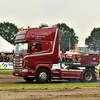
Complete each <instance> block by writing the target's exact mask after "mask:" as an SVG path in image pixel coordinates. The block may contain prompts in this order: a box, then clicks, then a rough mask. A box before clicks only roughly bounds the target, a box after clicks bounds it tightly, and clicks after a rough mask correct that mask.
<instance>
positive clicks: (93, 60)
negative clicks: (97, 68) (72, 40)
mask: <svg viewBox="0 0 100 100" xmlns="http://www.w3.org/2000/svg"><path fill="white" fill-rule="evenodd" d="M81 64H88V65H89V64H93V65H99V56H93V55H91V56H88V55H87V56H81Z"/></svg>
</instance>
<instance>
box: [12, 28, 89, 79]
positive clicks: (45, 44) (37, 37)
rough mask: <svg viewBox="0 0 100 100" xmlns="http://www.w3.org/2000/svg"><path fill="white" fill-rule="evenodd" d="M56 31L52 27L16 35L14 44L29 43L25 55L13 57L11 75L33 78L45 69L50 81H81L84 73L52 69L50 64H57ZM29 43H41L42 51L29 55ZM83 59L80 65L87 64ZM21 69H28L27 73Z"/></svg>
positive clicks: (57, 39) (30, 30) (21, 32)
mask: <svg viewBox="0 0 100 100" xmlns="http://www.w3.org/2000/svg"><path fill="white" fill-rule="evenodd" d="M57 30H58V27H52V28H46V29H29V30H24V31H20V32H18V33H17V35H16V38H15V42H17V41H18V42H22V41H29V43H28V52H27V53H25V54H23V55H21V54H15V55H14V61H13V64H14V65H13V66H14V71H13V75H18V76H22V77H29V76H31V77H34V78H35V77H36V72H37V70H38V69H39V68H46V69H48V71H49V72H50V74H51V79H83V74H84V72H85V71H75V70H74V71H72V70H70V71H69V70H61V69H59V70H53V69H52V64H58V44H59V30H58V31H57ZM56 32H57V34H56ZM56 35H57V36H56ZM55 37H56V38H55ZM31 42H41V43H42V48H41V49H42V50H41V51H40V52H33V53H31V52H30V51H31V50H30V47H31ZM54 43H55V45H54ZM53 47H54V51H53ZM43 54H44V55H43ZM34 55H35V56H34ZM40 58H43V60H40ZM17 59H19V60H17ZM85 59H86V58H82V61H81V63H82V64H84V63H85V62H87V61H86V60H85ZM83 60H85V62H83ZM20 61H22V63H18V62H20ZM17 64H18V65H17ZM19 64H22V65H19ZM87 64H88V63H87ZM23 69H28V72H22V70H23Z"/></svg>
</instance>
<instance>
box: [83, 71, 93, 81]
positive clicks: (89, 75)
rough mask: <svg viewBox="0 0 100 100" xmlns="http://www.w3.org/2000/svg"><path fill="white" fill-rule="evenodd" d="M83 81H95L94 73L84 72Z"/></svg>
mask: <svg viewBox="0 0 100 100" xmlns="http://www.w3.org/2000/svg"><path fill="white" fill-rule="evenodd" d="M83 81H84V82H94V81H95V76H94V73H93V72H92V71H91V70H86V71H85V73H84V75H83Z"/></svg>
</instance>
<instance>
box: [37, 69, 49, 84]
mask: <svg viewBox="0 0 100 100" xmlns="http://www.w3.org/2000/svg"><path fill="white" fill-rule="evenodd" d="M49 78H50V75H49V72H48V71H47V70H46V69H39V70H38V71H37V74H36V81H37V82H39V83H46V82H48V80H49Z"/></svg>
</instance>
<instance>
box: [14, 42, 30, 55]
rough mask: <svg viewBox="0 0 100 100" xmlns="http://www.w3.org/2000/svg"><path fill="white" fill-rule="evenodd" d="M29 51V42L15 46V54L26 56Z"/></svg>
mask: <svg viewBox="0 0 100 100" xmlns="http://www.w3.org/2000/svg"><path fill="white" fill-rule="evenodd" d="M27 51H28V42H27V43H18V44H16V45H15V53H17V54H24V53H27Z"/></svg>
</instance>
